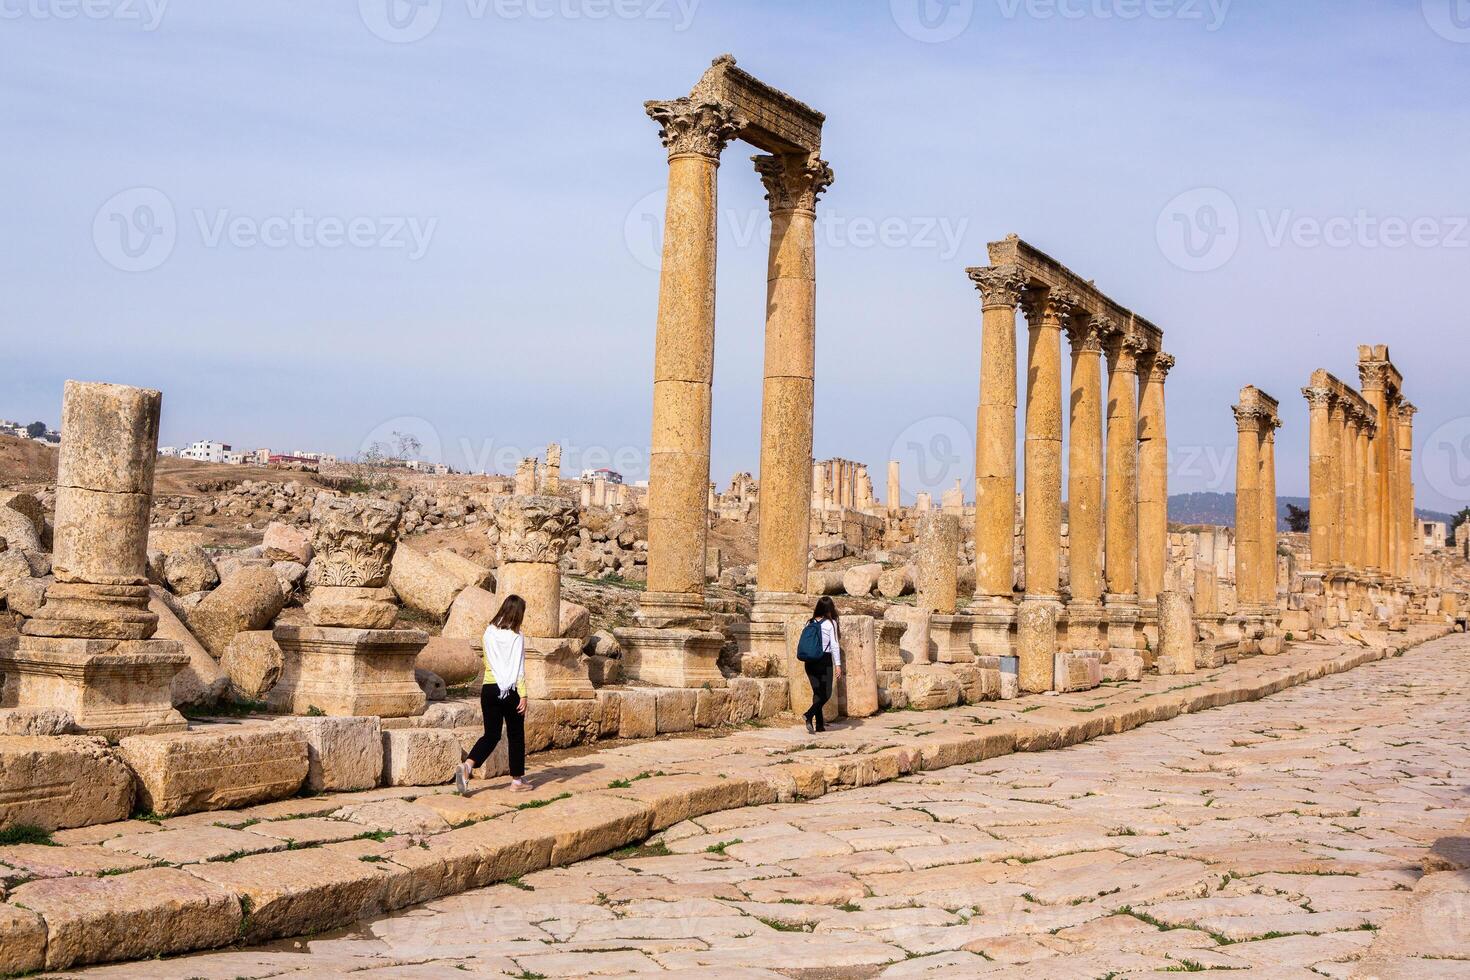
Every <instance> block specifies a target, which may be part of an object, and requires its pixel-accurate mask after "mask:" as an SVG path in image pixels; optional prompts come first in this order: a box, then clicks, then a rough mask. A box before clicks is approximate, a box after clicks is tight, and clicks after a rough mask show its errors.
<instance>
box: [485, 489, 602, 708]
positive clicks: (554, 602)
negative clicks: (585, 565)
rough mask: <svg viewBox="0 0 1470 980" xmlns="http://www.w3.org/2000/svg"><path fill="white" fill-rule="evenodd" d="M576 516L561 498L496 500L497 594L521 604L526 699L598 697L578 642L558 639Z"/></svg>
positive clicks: (540, 497)
mask: <svg viewBox="0 0 1470 980" xmlns="http://www.w3.org/2000/svg"><path fill="white" fill-rule="evenodd" d="M579 520H580V515H579V514H578V513H577V508H576V506H575V505H573V504H572V502H571V501H569V500H564V499H562V498H561V497H551V496H535V497H501V498H499V499H497V500H496V501H495V526H496V529H497V530H498V531H499V532H500V537H499V540H498V543H497V550H498V552H499V555H500V567H499V569H497V571H496V589H495V591H496V596H497V598H499V599H501V600H502V601H504V599H505V597H506V596H510V595H518V596H520V597H521V598H522V599H524V600H526V618H525V620H524V622H522V624H521V632H522V633H524V634H525V637H526V696H527V697H530V698H537V699H555V700H563V699H577V698H592V697H596V696H597V694H596V692H595V691H594V690H593V688H592V681H591V680H590V679H589V678H588V676H587V670H586V668H585V667H583V666H582V665H581V664H580V662H579V660H580V657H581V653H582V649H581V643H580V642H579V641H573V640H568V639H564V638H562V635H561V558H562V555H563V554H565V553H566V549H567V543H568V542H569V541H570V540H571V539H572V538H573V537H575V536H576V533H577V526H578V523H579Z"/></svg>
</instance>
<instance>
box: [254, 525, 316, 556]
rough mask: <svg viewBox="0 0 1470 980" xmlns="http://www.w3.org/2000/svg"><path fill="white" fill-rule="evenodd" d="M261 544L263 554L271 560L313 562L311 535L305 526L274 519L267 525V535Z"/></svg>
mask: <svg viewBox="0 0 1470 980" xmlns="http://www.w3.org/2000/svg"><path fill="white" fill-rule="evenodd" d="M260 546H261V548H262V556H263V557H265V558H269V559H270V560H271V561H292V562H298V563H300V564H302V565H310V564H311V535H310V534H309V533H308V532H307V530H306V529H305V528H300V527H293V526H292V525H290V524H282V523H281V522H280V521H272V522H271V523H270V524H268V525H266V528H265V537H264V539H262V541H261V542H260Z"/></svg>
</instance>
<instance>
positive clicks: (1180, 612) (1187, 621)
mask: <svg viewBox="0 0 1470 980" xmlns="http://www.w3.org/2000/svg"><path fill="white" fill-rule="evenodd" d="M1194 644H1195V630H1194V602H1193V601H1192V600H1191V599H1190V597H1189V596H1188V595H1186V594H1184V593H1181V592H1162V593H1160V594H1159V647H1158V650H1159V659H1158V667H1159V673H1161V674H1192V673H1194V669H1195V667H1194Z"/></svg>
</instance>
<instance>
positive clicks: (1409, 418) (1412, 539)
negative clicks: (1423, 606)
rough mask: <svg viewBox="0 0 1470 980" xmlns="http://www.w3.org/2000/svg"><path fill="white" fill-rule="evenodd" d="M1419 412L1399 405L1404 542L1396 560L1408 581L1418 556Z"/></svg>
mask: <svg viewBox="0 0 1470 980" xmlns="http://www.w3.org/2000/svg"><path fill="white" fill-rule="evenodd" d="M1418 413H1419V410H1418V409H1417V408H1415V407H1414V406H1413V405H1410V404H1409V403H1408V402H1404V403H1403V404H1401V405H1400V406H1399V413H1398V417H1399V438H1398V447H1399V461H1398V462H1399V468H1398V479H1399V501H1400V510H1401V513H1400V515H1399V527H1400V528H1401V532H1400V533H1401V534H1402V540H1403V542H1404V547H1403V554H1402V555H1401V556H1400V558H1399V578H1400V579H1404V580H1406V581H1407V580H1409V579H1410V578H1411V577H1412V575H1413V570H1414V562H1415V559H1416V558H1417V557H1418V554H1419V534H1418V530H1417V525H1418V520H1417V518H1416V517H1415V516H1414V416H1415V415H1417V414H1418Z"/></svg>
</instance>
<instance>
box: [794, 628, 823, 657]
mask: <svg viewBox="0 0 1470 980" xmlns="http://www.w3.org/2000/svg"><path fill="white" fill-rule="evenodd" d="M826 655H827V651H825V650H823V649H822V621H821V620H820V619H814V620H812V621H811V622H810V623H807V624H806V626H804V627H802V630H801V639H800V640H799V641H797V644H796V659H797V660H800V661H801V662H802V663H804V664H806V663H815V662H816V661H818V660H821V659H822V658H823V657H825V656H826Z"/></svg>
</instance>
